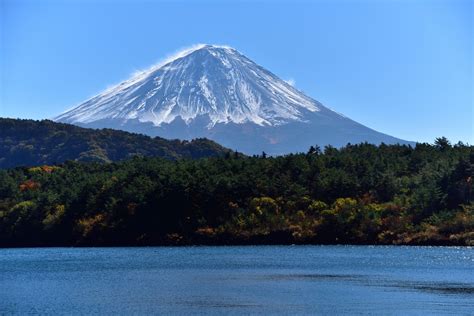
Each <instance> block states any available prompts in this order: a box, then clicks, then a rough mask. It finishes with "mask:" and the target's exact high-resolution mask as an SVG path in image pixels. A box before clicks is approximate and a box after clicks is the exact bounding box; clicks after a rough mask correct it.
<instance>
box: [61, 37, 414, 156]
mask: <svg viewBox="0 0 474 316" xmlns="http://www.w3.org/2000/svg"><path fill="white" fill-rule="evenodd" d="M55 120H57V121H60V122H66V123H72V124H77V125H81V126H87V127H110V128H117V129H123V130H128V131H133V132H140V133H145V134H148V135H152V136H156V135H158V136H161V137H165V138H180V139H192V138H196V137H207V138H209V139H212V140H215V141H217V142H219V143H221V144H223V145H224V146H226V147H229V148H232V149H236V150H238V151H242V152H244V153H248V154H255V153H261V152H262V151H265V152H267V153H270V154H285V153H289V152H298V151H306V150H307V149H308V147H310V146H311V145H320V146H324V145H328V144H330V145H333V146H337V147H340V146H343V145H345V144H347V143H349V142H350V143H360V142H370V143H376V144H378V143H381V142H384V143H387V144H393V143H410V142H407V141H404V140H401V139H397V138H394V137H392V136H389V135H385V134H382V133H379V132H377V131H374V130H372V129H370V128H368V127H365V126H363V125H361V124H359V123H357V122H355V121H353V120H351V119H349V118H347V117H345V116H343V115H341V114H339V113H337V112H335V111H333V110H331V109H329V108H327V107H325V106H323V105H322V104H321V103H319V102H318V101H316V100H314V99H312V98H310V97H308V96H306V95H305V94H303V93H302V92H301V91H298V90H297V89H296V88H294V87H293V86H291V85H290V84H288V83H287V82H285V81H284V80H282V79H280V78H278V77H277V76H276V75H274V74H273V73H271V72H270V71H268V70H266V69H265V68H263V67H261V66H259V65H257V64H256V63H254V62H253V61H252V60H250V59H249V58H247V57H246V56H244V55H243V54H241V53H240V52H238V51H237V50H235V49H233V48H231V47H227V46H215V45H199V46H196V47H193V48H191V49H188V50H185V51H182V52H180V53H178V54H177V55H176V56H174V57H172V58H170V59H168V60H167V61H165V62H163V63H160V64H158V65H155V66H153V67H151V68H150V69H148V70H146V71H144V72H141V73H139V74H137V75H135V76H133V77H132V78H131V79H129V80H127V81H124V82H122V83H120V84H119V85H117V86H114V87H112V88H110V89H108V90H106V91H104V92H102V93H100V94H99V95H97V96H95V97H93V98H91V99H89V100H87V101H85V102H84V103H82V104H80V105H78V106H77V107H75V108H73V109H71V110H69V111H66V112H65V113H63V114H61V115H59V116H57V117H56V118H55Z"/></svg>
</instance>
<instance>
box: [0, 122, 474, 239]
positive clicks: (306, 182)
mask: <svg viewBox="0 0 474 316" xmlns="http://www.w3.org/2000/svg"><path fill="white" fill-rule="evenodd" d="M43 124H49V123H48V122H45V123H43ZM103 133H105V134H107V133H111V132H110V131H104V132H103ZM124 135H129V134H124ZM473 163H474V147H472V146H467V145H463V144H457V145H455V146H452V145H450V144H449V142H448V141H447V140H446V139H444V138H441V139H437V141H436V143H435V144H434V145H428V144H418V145H417V146H416V148H412V147H409V146H401V145H390V146H387V145H381V146H379V147H377V146H374V145H369V144H360V145H348V146H346V147H345V148H342V149H336V148H333V147H326V148H324V150H320V149H319V148H314V147H313V148H311V149H310V150H309V151H308V153H306V154H294V155H288V156H284V157H266V155H261V156H258V157H257V156H256V157H242V156H239V155H235V154H231V153H228V154H226V155H225V156H224V157H219V158H206V159H199V160H178V161H170V160H165V159H160V158H143V157H135V158H132V159H129V160H126V161H122V162H119V163H96V162H92V163H84V162H71V161H70V162H66V163H64V164H59V165H55V166H42V167H32V168H15V169H10V170H0V246H39V245H41V246H45V245H46V246H48V245H49V246H52V245H55V246H59V245H64V246H74V245H80V246H82V245H169V244H246V243H248V244H259V243H284V244H287V243H344V244H347V243H351V244H444V245H474V205H473V203H472V177H473V170H474V169H473Z"/></svg>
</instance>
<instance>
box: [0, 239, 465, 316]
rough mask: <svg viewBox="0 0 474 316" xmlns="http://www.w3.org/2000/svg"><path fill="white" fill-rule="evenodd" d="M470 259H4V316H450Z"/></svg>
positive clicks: (259, 250)
mask: <svg viewBox="0 0 474 316" xmlns="http://www.w3.org/2000/svg"><path fill="white" fill-rule="evenodd" d="M473 271H474V249H472V248H469V247H465V248H461V247H369V246H293V247H292V246H271V247H270V246H268V247H182V248H166V247H162V248H81V249H71V248H50V249H0V297H1V299H0V314H15V313H16V314H26V313H33V314H170V313H172V314H194V313H198V314H202V313H205V314H216V315H219V314H222V313H226V314H315V313H316V314H354V313H355V314H357V313H359V314H360V313H369V314H456V315H463V314H464V315H472V314H473V313H472V311H474V273H473Z"/></svg>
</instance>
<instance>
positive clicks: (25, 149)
mask: <svg viewBox="0 0 474 316" xmlns="http://www.w3.org/2000/svg"><path fill="white" fill-rule="evenodd" d="M227 151H228V150H227V149H226V148H224V147H222V146H220V145H219V144H217V143H215V142H213V141H210V140H207V139H196V140H193V141H191V142H188V141H180V140H166V139H164V138H159V137H155V138H151V137H148V136H144V135H140V134H132V133H128V132H124V131H119V130H112V129H101V130H96V129H88V128H81V127H78V126H74V125H69V124H62V123H55V122H52V121H48V120H43V121H34V120H17V119H5V118H0V168H10V167H15V166H37V165H43V164H47V165H50V164H55V163H62V162H65V161H66V160H77V161H100V162H111V161H119V160H123V159H126V158H130V157H132V156H150V157H163V158H166V159H178V158H202V157H216V156H222V155H224V154H225V153H226V152H227Z"/></svg>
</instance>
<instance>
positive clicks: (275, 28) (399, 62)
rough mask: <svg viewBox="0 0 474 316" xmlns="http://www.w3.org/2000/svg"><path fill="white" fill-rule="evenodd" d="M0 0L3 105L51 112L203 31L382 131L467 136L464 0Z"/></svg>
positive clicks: (23, 113) (467, 18) (13, 111)
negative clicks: (232, 0) (175, 0)
mask: <svg viewBox="0 0 474 316" xmlns="http://www.w3.org/2000/svg"><path fill="white" fill-rule="evenodd" d="M224 2H225V3H224ZM0 3H1V7H0V76H1V77H0V80H1V81H0V116H3V117H21V118H35V119H40V118H50V117H52V116H54V115H56V114H59V113H60V112H62V111H64V110H65V109H67V108H70V107H71V106H73V105H75V104H77V103H79V102H81V101H83V100H85V99H86V98H88V97H90V96H92V95H94V94H96V93H98V92H100V91H101V90H102V89H104V88H106V87H108V86H110V85H112V84H115V83H118V82H120V81H121V80H123V79H126V78H127V77H129V75H130V74H131V73H133V72H134V71H136V70H139V69H143V68H146V67H147V66H150V65H152V64H154V63H155V62H157V61H159V60H160V59H162V58H163V57H166V56H167V55H170V54H172V53H173V52H175V51H176V50H178V49H180V48H183V47H187V46H190V45H193V44H196V43H210V44H227V45H230V46H232V47H234V48H236V49H238V50H239V51H241V52H242V53H244V54H245V55H247V56H248V57H249V58H251V59H253V60H254V61H255V62H257V63H258V64H260V65H262V66H264V67H266V68H268V69H269V70H271V71H272V72H274V73H275V74H277V75H279V76H280V77H281V78H283V79H293V80H295V82H296V87H297V88H298V89H300V90H302V91H304V92H305V93H306V94H308V95H309V96H311V97H313V98H315V99H316V100H318V101H320V102H322V103H323V104H325V105H326V106H328V107H330V108H332V109H334V110H336V111H338V112H340V113H343V114H345V115H346V116H348V117H350V118H352V119H354V120H356V121H358V122H360V123H363V124H365V125H367V126H369V127H372V128H374V129H376V130H379V131H381V132H384V133H387V134H391V135H393V136H396V137H400V138H404V139H408V140H416V141H426V142H432V141H433V140H434V138H435V137H437V136H442V135H444V136H446V137H448V138H449V139H450V140H451V141H453V142H457V141H459V140H461V141H463V142H469V143H470V144H474V130H473V120H474V117H473V102H474V101H473V99H474V97H473V93H474V92H473V90H474V82H473V41H474V40H473V39H474V34H473V21H472V19H473V4H472V1H468V0H466V1H456V0H454V1H440V0H431V1H429V0H420V1H414V0H404V1H401V0H399V1H393V0H390V1H389V0H386V1H384V0H366V1H362V0H361V1H357V0H352V1H351V0H345V1H343V0H341V1H305V2H304V1H290V0H288V1H274V2H270V1H260V2H255V1H235V2H231V1H219V2H218V1H178V2H164V1H144V0H142V1H140V0H138V1H132V0H128V1H124V0H122V1H112V0H95V1H92V0H83V1H79V0H74V1H73V0H71V1H66V0H63V1H59V0H28V1H25V0H0Z"/></svg>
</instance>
